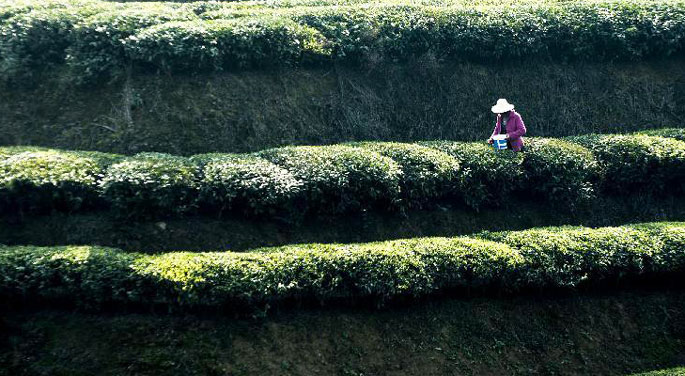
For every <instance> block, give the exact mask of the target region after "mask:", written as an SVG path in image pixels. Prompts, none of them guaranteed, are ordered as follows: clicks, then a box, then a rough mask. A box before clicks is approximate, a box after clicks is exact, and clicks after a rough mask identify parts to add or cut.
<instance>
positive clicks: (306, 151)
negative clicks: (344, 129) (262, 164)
mask: <svg viewBox="0 0 685 376" xmlns="http://www.w3.org/2000/svg"><path fill="white" fill-rule="evenodd" d="M257 155H258V156H260V157H262V158H264V159H267V160H269V161H271V162H273V163H275V164H277V165H279V166H281V167H283V168H285V169H286V170H288V171H290V172H291V173H292V174H293V175H294V176H295V177H296V178H297V179H299V180H301V181H302V182H303V190H304V193H305V195H306V200H307V203H308V205H309V208H310V209H311V210H314V211H330V212H344V211H348V210H361V209H368V208H371V207H381V206H387V205H391V206H394V205H396V204H397V202H398V200H399V197H400V185H399V183H400V179H401V178H402V168H401V167H400V166H399V165H398V164H397V163H395V162H394V161H393V160H392V159H390V158H388V157H384V156H382V155H380V154H378V153H376V152H373V151H370V150H364V149H360V148H354V147H350V146H343V145H330V146H288V147H282V148H274V149H268V150H264V151H261V152H259V153H257Z"/></svg>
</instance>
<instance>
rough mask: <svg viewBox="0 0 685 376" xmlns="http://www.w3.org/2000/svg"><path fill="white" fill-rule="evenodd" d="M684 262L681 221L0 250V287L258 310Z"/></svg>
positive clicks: (44, 294) (596, 279)
mask: <svg viewBox="0 0 685 376" xmlns="http://www.w3.org/2000/svg"><path fill="white" fill-rule="evenodd" d="M683 271H685V223H682V222H681V223H651V224H644V225H633V226H623V227H607V228H599V229H589V228H582V227H580V228H579V227H561V228H544V229H533V230H527V231H516V232H504V233H482V234H480V235H478V236H473V237H455V238H417V239H403V240H392V241H384V242H375V243H365V244H304V245H293V246H286V247H278V248H266V249H258V250H255V251H252V252H247V253H233V252H213V253H189V252H175V253H168V254H158V255H145V254H140V253H124V252H121V251H118V250H115V249H109V248H100V247H45V248H40V247H22V246H16V247H0V296H2V297H22V298H25V299H26V298H28V299H32V300H35V299H46V300H48V301H55V300H58V301H68V302H71V303H74V304H81V305H91V306H92V305H98V304H102V303H106V304H122V303H124V304H130V303H133V304H141V303H142V304H163V305H168V306H186V307H228V308H237V307H244V306H248V307H250V306H259V307H264V305H267V304H269V303H274V302H279V301H282V300H285V299H317V300H319V301H326V300H331V299H340V298H362V297H370V298H372V299H374V300H378V301H381V302H382V301H384V300H386V299H391V298H395V297H399V296H409V297H418V296H424V295H428V294H432V293H436V292H443V291H467V290H468V291H469V292H470V293H471V294H474V293H477V292H479V291H483V290H486V291H493V290H495V291H504V292H514V291H518V290H520V289H531V288H534V289H539V288H560V287H563V288H575V287H583V286H585V285H594V284H599V283H606V282H609V283H611V284H612V285H616V283H618V282H622V281H624V280H625V279H631V278H636V277H642V276H649V277H652V278H654V277H657V278H659V277H660V278H664V279H668V278H672V277H671V275H672V274H671V273H682V272H683Z"/></svg>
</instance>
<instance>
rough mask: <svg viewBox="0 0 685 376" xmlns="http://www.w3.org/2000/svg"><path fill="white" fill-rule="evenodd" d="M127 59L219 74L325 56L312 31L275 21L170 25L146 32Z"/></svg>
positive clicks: (139, 38) (146, 30)
mask: <svg viewBox="0 0 685 376" xmlns="http://www.w3.org/2000/svg"><path fill="white" fill-rule="evenodd" d="M128 47H129V49H130V54H131V56H132V57H133V58H134V59H136V60H140V61H145V62H150V63H152V64H154V65H155V66H157V67H159V68H161V69H163V70H165V71H177V72H183V71H188V70H190V71H206V70H210V71H211V70H213V71H222V70H231V69H236V68H259V67H267V66H278V65H295V64H300V63H303V62H313V61H315V60H319V58H321V57H325V56H326V55H327V52H326V47H325V46H324V41H323V37H322V36H321V35H320V34H319V32H318V31H316V30H315V29H313V28H311V27H307V26H303V25H300V24H298V23H296V22H294V21H291V20H288V19H282V18H276V17H257V18H252V17H250V18H239V19H234V20H217V21H194V22H170V23H165V24H161V25H157V26H153V27H150V28H147V29H145V30H142V31H140V32H139V33H138V34H137V35H136V39H135V42H134V43H130V44H129V45H128Z"/></svg>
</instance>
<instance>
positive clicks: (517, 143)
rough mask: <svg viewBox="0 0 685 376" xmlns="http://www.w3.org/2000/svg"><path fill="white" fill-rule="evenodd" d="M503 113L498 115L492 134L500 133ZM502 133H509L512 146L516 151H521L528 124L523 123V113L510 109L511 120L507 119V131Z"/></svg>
mask: <svg viewBox="0 0 685 376" xmlns="http://www.w3.org/2000/svg"><path fill="white" fill-rule="evenodd" d="M501 124H502V115H501V114H498V115H497V123H496V124H495V130H494V131H492V136H491V137H494V136H496V135H498V134H500V128H501V127H502V125H501ZM502 133H507V134H508V135H509V142H510V143H511V148H512V149H513V150H514V151H521V148H522V147H523V137H521V136H523V135H524V134H526V125H525V124H523V119H521V115H520V114H519V113H518V112H516V111H514V110H512V111H509V120H508V121H507V127H506V129H505V132H502Z"/></svg>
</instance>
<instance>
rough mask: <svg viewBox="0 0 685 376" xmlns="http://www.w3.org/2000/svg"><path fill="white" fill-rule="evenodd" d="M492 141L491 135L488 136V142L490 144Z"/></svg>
mask: <svg viewBox="0 0 685 376" xmlns="http://www.w3.org/2000/svg"><path fill="white" fill-rule="evenodd" d="M493 142H494V141H493V140H492V137H490V138H488V144H490V145H492V143H493Z"/></svg>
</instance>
